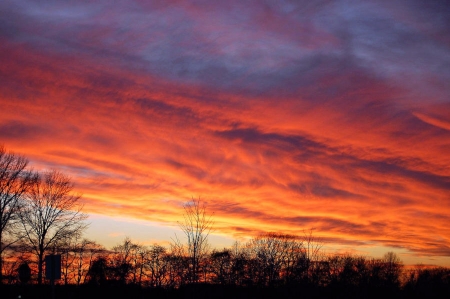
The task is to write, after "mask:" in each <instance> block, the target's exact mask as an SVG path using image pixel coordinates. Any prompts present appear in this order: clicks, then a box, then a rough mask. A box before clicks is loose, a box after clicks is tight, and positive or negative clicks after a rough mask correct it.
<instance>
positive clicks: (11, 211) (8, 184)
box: [0, 146, 37, 284]
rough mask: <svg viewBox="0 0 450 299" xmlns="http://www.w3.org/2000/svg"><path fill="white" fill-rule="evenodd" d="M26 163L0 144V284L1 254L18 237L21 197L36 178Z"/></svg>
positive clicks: (26, 161)
mask: <svg viewBox="0 0 450 299" xmlns="http://www.w3.org/2000/svg"><path fill="white" fill-rule="evenodd" d="M27 164H28V160H27V159H25V158H24V157H21V156H17V155H15V154H13V153H7V152H6V150H5V148H4V147H3V146H0V221H1V222H0V284H1V283H2V281H3V258H4V257H3V254H4V252H5V250H6V249H8V248H9V247H10V246H11V245H13V244H14V243H15V242H17V241H18V240H19V239H20V236H18V230H17V225H18V224H19V210H20V207H21V204H22V197H23V196H24V194H25V192H26V191H27V190H28V189H29V187H30V186H31V184H32V183H33V181H35V180H36V178H37V177H36V174H33V173H32V172H31V171H29V170H27V169H26V167H27Z"/></svg>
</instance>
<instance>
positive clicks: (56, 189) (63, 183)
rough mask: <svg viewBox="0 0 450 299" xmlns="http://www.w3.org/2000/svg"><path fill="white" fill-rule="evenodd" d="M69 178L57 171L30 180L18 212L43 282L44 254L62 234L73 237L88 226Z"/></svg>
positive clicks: (40, 280) (55, 243)
mask: <svg viewBox="0 0 450 299" xmlns="http://www.w3.org/2000/svg"><path fill="white" fill-rule="evenodd" d="M72 189H73V184H72V183H71V181H70V178H69V177H67V176H65V175H64V174H62V173H60V172H58V171H50V172H45V173H43V174H42V175H40V176H39V179H38V180H36V181H35V182H34V184H32V186H31V189H30V192H29V193H28V196H27V199H28V200H27V202H26V206H25V207H24V209H23V210H22V211H21V213H20V218H21V222H22V225H23V229H24V231H25V236H26V240H27V243H28V245H29V246H30V248H31V251H32V252H33V253H34V254H35V255H36V257H37V260H38V284H42V273H43V261H44V254H45V253H46V252H47V251H48V250H49V249H51V248H52V247H53V250H56V245H57V244H58V242H59V241H61V240H63V239H64V238H67V237H68V236H69V237H75V236H76V235H79V234H80V233H82V231H83V230H84V229H85V228H86V227H87V225H86V224H85V223H84V222H83V220H85V219H86V217H87V216H86V215H85V214H83V213H81V207H80V206H79V205H78V200H79V198H80V196H78V195H73V194H72Z"/></svg>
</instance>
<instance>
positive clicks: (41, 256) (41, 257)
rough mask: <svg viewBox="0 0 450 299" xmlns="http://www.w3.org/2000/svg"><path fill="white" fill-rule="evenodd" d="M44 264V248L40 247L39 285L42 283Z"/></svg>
mask: <svg viewBox="0 0 450 299" xmlns="http://www.w3.org/2000/svg"><path fill="white" fill-rule="evenodd" d="M43 264H44V249H43V248H39V254H38V285H41V284H42V273H43V268H44V267H43V266H44V265H43Z"/></svg>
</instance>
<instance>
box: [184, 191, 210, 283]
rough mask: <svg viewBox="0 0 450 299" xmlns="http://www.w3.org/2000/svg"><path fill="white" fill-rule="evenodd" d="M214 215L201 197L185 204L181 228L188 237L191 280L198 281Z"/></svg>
mask: <svg viewBox="0 0 450 299" xmlns="http://www.w3.org/2000/svg"><path fill="white" fill-rule="evenodd" d="M212 224H213V221H212V215H209V214H207V212H206V206H205V204H204V203H202V202H200V198H199V199H197V200H195V199H192V200H191V201H190V202H188V203H187V204H185V205H184V221H183V222H181V223H180V224H179V225H180V228H181V230H182V231H183V232H184V234H185V235H186V237H187V251H188V256H189V259H190V265H189V271H188V273H189V277H188V279H189V282H198V279H199V276H198V272H199V266H200V260H201V259H202V258H203V257H204V256H205V254H206V253H207V249H208V236H209V233H210V231H211V229H212Z"/></svg>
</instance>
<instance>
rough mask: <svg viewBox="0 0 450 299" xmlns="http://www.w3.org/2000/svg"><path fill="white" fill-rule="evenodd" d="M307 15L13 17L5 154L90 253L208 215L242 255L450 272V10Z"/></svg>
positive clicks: (95, 11) (0, 116) (6, 39)
mask: <svg viewBox="0 0 450 299" xmlns="http://www.w3.org/2000/svg"><path fill="white" fill-rule="evenodd" d="M308 3H310V4H309V5H307V4H306V3H303V4H302V3H298V4H294V3H290V2H289V1H286V2H279V1H274V2H273V3H270V2H268V3H265V4H261V3H260V2H258V1H254V2H252V1H250V2H246V3H245V4H244V3H241V2H240V1H236V2H234V1H231V2H229V1H227V2H226V3H225V2H224V3H220V4H219V3H215V4H213V3H212V2H211V3H210V2H207V3H202V2H197V1H189V2H178V1H163V2H159V1H152V2H148V1H124V2H123V3H117V4H116V5H114V6H111V5H110V4H109V2H108V1H83V2H64V3H55V2H51V1H48V2H46V1H43V2H39V3H35V2H34V1H26V0H20V1H9V0H6V1H3V2H2V3H0V16H1V20H2V22H1V23H0V54H1V55H0V79H1V85H0V104H1V107H2V109H0V144H3V145H4V146H5V147H6V148H7V149H8V150H10V151H13V152H16V153H18V154H22V155H24V156H26V157H27V158H28V159H29V160H30V165H31V166H32V167H34V168H35V169H47V168H57V169H59V170H61V171H63V172H64V173H66V174H69V175H70V176H71V177H72V178H73V181H74V183H75V186H76V188H75V191H76V192H80V193H82V194H83V197H82V201H83V203H84V205H85V207H84V211H85V212H86V213H88V214H91V215H97V216H94V217H93V219H96V218H98V219H99V220H93V222H94V225H93V226H94V227H95V231H94V229H93V230H92V231H89V230H88V231H87V236H88V237H89V236H91V237H92V239H96V236H97V238H98V236H99V234H100V233H101V229H106V228H101V227H102V221H103V222H104V223H106V222H108V221H112V219H115V218H117V221H118V222H120V221H122V220H119V219H122V218H126V219H130V221H131V222H133V221H132V220H133V219H134V220H135V221H136V223H134V224H133V228H134V229H137V227H143V225H141V224H142V223H141V221H144V222H146V221H148V222H151V223H152V225H155V227H158V226H161V227H167V228H168V231H170V232H172V231H171V230H170V228H173V227H176V221H178V220H181V218H182V213H183V212H182V205H183V203H185V202H187V201H188V200H189V199H191V198H192V197H194V198H198V197H200V198H202V199H203V200H204V201H205V202H206V203H207V207H208V209H209V210H210V211H211V212H213V213H214V217H215V233H216V234H217V235H219V236H222V237H224V238H230V240H231V239H234V238H237V239H239V238H246V237H251V236H255V235H257V234H259V233H261V232H264V231H280V232H285V233H289V234H302V232H303V231H304V230H308V229H310V228H314V229H315V233H316V234H317V236H318V237H320V238H321V239H322V240H323V242H324V244H326V246H327V247H329V248H330V249H332V248H336V250H355V251H357V252H377V250H379V249H380V248H383V249H384V248H398V250H399V251H400V252H401V253H402V254H403V256H402V257H403V258H405V257H409V256H412V257H414V258H411V260H420V259H422V260H424V262H425V263H431V262H430V261H433V263H435V264H439V265H450V262H449V260H450V259H449V257H450V229H449V228H448V223H450V155H449V153H450V97H449V95H450V85H448V82H450V71H449V70H450V68H448V67H446V66H448V65H450V40H449V38H448V30H449V29H450V28H449V27H450V26H449V23H448V21H447V20H446V18H445V15H446V12H448V8H447V7H441V6H439V4H426V5H425V4H423V3H422V2H420V1H417V2H415V1H412V2H411V3H409V4H408V5H406V4H405V5H401V4H392V3H390V2H385V1H381V0H380V1H373V2H371V3H364V4H363V3H359V4H355V3H349V2H347V1H334V2H333V3H325V2H319V1H317V2H314V1H313V2H308ZM102 215H103V216H104V217H105V218H102ZM107 218H108V219H107ZM102 219H103V220H102ZM108 223H110V222H108ZM137 223H141V224H137ZM162 230H163V229H162ZM108 233H110V232H108ZM111 234H112V233H111ZM117 236H121V233H120V232H118V233H117ZM130 237H131V238H133V235H130ZM160 237H161V236H160V235H159V234H158V233H156V232H155V237H152V236H150V237H149V239H153V238H154V239H155V240H161V238H160ZM170 237H171V236H167V241H170ZM102 238H103V239H105V242H107V241H106V238H105V237H104V236H102ZM111 240H116V239H114V238H113V237H112V235H111ZM217 242H218V243H220V242H222V241H217ZM223 242H225V243H226V241H223ZM220 244H222V243H220ZM342 248H344V249H342Z"/></svg>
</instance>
